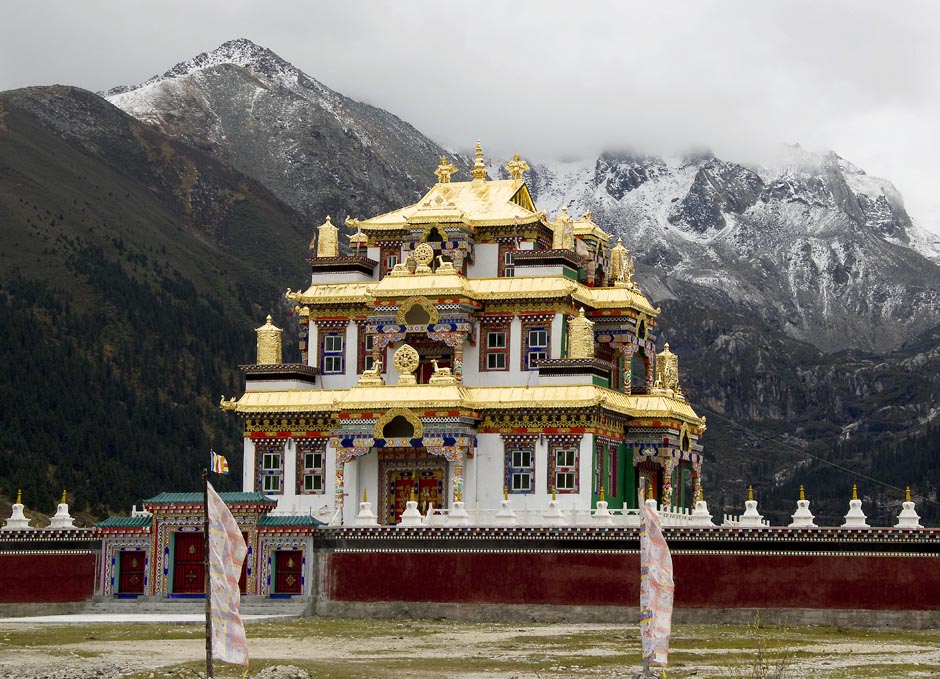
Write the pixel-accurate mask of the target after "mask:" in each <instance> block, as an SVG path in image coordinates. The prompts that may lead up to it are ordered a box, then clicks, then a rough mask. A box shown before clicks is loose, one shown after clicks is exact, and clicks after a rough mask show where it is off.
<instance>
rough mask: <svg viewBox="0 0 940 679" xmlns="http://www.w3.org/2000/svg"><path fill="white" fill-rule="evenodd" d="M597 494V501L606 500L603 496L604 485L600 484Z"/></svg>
mask: <svg viewBox="0 0 940 679" xmlns="http://www.w3.org/2000/svg"><path fill="white" fill-rule="evenodd" d="M597 495H598V498H597V501H598V502H606V501H607V500H606V499H605V497H604V486H601V487H600V491H599V492H598V494H597Z"/></svg>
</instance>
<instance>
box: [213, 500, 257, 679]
mask: <svg viewBox="0 0 940 679" xmlns="http://www.w3.org/2000/svg"><path fill="white" fill-rule="evenodd" d="M207 485H208V490H207V493H208V498H207V499H208V503H209V588H210V590H211V595H212V599H211V603H212V657H213V658H217V659H219V660H222V661H224V662H227V663H233V664H235V665H247V664H248V640H247V639H246V638H245V626H244V625H243V624H242V618H241V616H240V615H239V614H238V605H239V603H240V601H241V595H240V594H239V591H238V580H239V578H240V577H241V572H242V563H243V562H244V561H245V555H247V554H248V547H247V545H245V539H244V538H243V537H242V532H241V530H240V529H239V527H238V524H237V523H235V517H234V516H232V512H230V511H229V508H228V507H226V506H225V503H224V502H222V498H220V497H219V494H218V493H216V492H215V489H214V488H213V487H212V484H207Z"/></svg>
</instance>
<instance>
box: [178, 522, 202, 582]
mask: <svg viewBox="0 0 940 679" xmlns="http://www.w3.org/2000/svg"><path fill="white" fill-rule="evenodd" d="M205 558H206V552H205V540H204V539H203V535H202V533H176V535H175V546H174V548H173V593H174V594H205V592H206V564H205Z"/></svg>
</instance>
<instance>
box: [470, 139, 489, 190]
mask: <svg viewBox="0 0 940 679" xmlns="http://www.w3.org/2000/svg"><path fill="white" fill-rule="evenodd" d="M470 175H471V176H472V177H473V179H474V180H475V181H481V182H482V181H485V180H486V178H487V175H486V165H485V164H484V163H483V146H482V145H481V144H480V140H479V139H477V149H476V152H475V153H474V160H473V170H472V171H471V172H470Z"/></svg>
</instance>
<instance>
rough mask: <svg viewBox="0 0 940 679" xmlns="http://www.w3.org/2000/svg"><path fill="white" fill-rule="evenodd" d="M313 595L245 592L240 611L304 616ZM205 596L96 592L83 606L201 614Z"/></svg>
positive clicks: (106, 611) (91, 611) (95, 610)
mask: <svg viewBox="0 0 940 679" xmlns="http://www.w3.org/2000/svg"><path fill="white" fill-rule="evenodd" d="M310 606H311V598H310V597H306V596H295V597H290V598H287V599H269V598H267V597H261V596H243V597H242V599H241V606H240V609H239V610H240V613H241V614H242V615H252V616H270V617H272V618H273V617H278V618H282V617H290V618H302V617H304V616H305V615H307V610H308V608H310ZM205 610H206V602H205V599H166V598H163V597H143V596H142V597H138V598H136V599H113V598H111V597H102V596H96V597H94V598H93V599H92V600H91V602H90V603H89V604H88V605H87V606H86V607H85V608H84V609H83V610H82V614H85V615H101V616H113V615H166V616H174V615H201V614H203V613H205Z"/></svg>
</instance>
